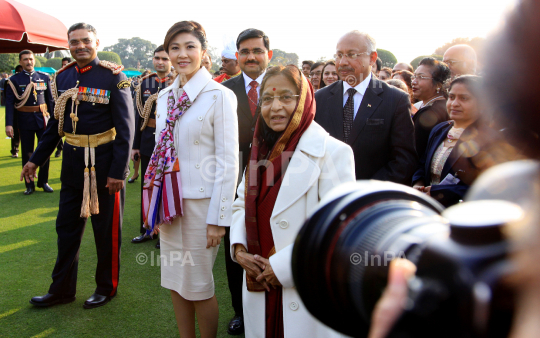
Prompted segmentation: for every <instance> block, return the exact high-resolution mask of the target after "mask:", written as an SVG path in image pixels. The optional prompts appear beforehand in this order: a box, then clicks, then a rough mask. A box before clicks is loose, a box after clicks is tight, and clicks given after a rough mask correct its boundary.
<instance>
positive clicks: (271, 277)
mask: <svg viewBox="0 0 540 338" xmlns="http://www.w3.org/2000/svg"><path fill="white" fill-rule="evenodd" d="M255 259H256V260H257V261H259V262H260V263H262V264H264V271H263V272H262V273H261V274H260V275H259V276H258V277H257V282H259V283H261V281H266V282H267V283H268V284H270V285H272V287H273V288H274V289H275V288H276V286H282V285H281V283H280V282H279V280H278V279H277V277H276V274H275V273H274V270H273V269H272V265H270V260H269V259H267V258H264V257H261V256H259V255H255Z"/></svg>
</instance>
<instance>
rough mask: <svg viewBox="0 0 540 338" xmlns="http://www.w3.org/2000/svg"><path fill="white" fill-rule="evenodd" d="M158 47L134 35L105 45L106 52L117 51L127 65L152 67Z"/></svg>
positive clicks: (122, 61)
mask: <svg viewBox="0 0 540 338" xmlns="http://www.w3.org/2000/svg"><path fill="white" fill-rule="evenodd" d="M156 48H157V46H156V45H154V44H153V43H152V42H150V41H148V40H144V39H141V38H139V37H134V38H131V39H118V43H117V44H115V45H112V46H108V47H105V48H104V49H103V50H104V51H106V52H115V53H116V54H118V55H119V56H120V60H121V63H122V64H123V65H124V66H125V67H132V68H149V69H151V68H152V57H153V56H154V50H155V49H156Z"/></svg>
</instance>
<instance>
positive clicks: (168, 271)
mask: <svg viewBox="0 0 540 338" xmlns="http://www.w3.org/2000/svg"><path fill="white" fill-rule="evenodd" d="M209 205H210V199H209V198H205V199H184V200H183V207H184V216H180V217H177V218H176V219H174V221H173V222H172V224H162V225H161V226H160V245H161V286H162V287H164V288H167V289H170V290H174V291H176V292H178V294H179V295H180V296H182V297H183V298H184V299H187V300H190V301H198V300H205V299H209V298H212V296H214V276H213V275H212V268H213V267H214V262H215V260H216V256H217V253H218V250H219V245H218V246H216V247H210V248H209V249H207V248H206V227H207V224H206V216H207V214H208V206H209Z"/></svg>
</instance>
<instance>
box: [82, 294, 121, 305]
mask: <svg viewBox="0 0 540 338" xmlns="http://www.w3.org/2000/svg"><path fill="white" fill-rule="evenodd" d="M115 296H116V294H115ZM113 298H114V296H103V295H100V294H97V293H94V294H93V295H92V296H90V298H88V299H87V300H86V302H84V304H83V308H85V309H93V308H96V307H100V306H103V305H105V304H107V303H108V302H109V301H110V300H111V299H113Z"/></svg>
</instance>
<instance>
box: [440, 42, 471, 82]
mask: <svg viewBox="0 0 540 338" xmlns="http://www.w3.org/2000/svg"><path fill="white" fill-rule="evenodd" d="M443 62H444V63H446V64H447V65H448V68H450V73H451V78H452V79H454V78H455V77H456V76H459V75H475V74H476V63H477V60H476V52H475V51H474V49H473V48H472V47H471V46H469V45H455V46H452V47H450V48H448V49H447V50H446V52H445V53H444V56H443Z"/></svg>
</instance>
